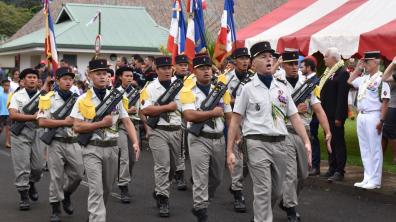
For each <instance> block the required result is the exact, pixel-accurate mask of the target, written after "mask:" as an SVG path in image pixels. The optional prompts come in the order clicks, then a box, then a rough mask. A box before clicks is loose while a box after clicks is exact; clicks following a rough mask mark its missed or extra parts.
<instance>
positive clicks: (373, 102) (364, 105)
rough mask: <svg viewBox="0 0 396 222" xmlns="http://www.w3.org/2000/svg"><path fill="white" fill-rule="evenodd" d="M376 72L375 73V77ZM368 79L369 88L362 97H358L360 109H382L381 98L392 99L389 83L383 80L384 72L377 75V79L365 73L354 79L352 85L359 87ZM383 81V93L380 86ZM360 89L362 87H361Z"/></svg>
mask: <svg viewBox="0 0 396 222" xmlns="http://www.w3.org/2000/svg"><path fill="white" fill-rule="evenodd" d="M374 76H375V74H374V75H373V77H374ZM367 81H368V83H369V84H368V85H367V89H366V92H365V94H364V97H363V98H362V99H358V101H357V107H358V110H359V111H365V112H367V111H376V110H377V111H380V110H381V101H380V98H379V96H380V95H381V99H390V87H389V85H388V83H386V82H382V73H380V74H379V75H377V77H376V78H375V79H373V78H371V76H370V75H363V76H361V77H358V78H356V79H355V80H353V82H352V85H353V87H354V88H356V89H359V87H361V86H362V85H363V84H364V83H365V82H367ZM381 82H382V90H381V94H379V92H378V90H379V86H380V85H381ZM359 90H360V89H359Z"/></svg>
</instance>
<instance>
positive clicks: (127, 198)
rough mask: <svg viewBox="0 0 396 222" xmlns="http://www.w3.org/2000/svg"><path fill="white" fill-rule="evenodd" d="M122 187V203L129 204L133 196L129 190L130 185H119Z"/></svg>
mask: <svg viewBox="0 0 396 222" xmlns="http://www.w3.org/2000/svg"><path fill="white" fill-rule="evenodd" d="M119 188H120V191H121V192H120V196H121V203H123V204H129V203H130V202H131V196H130V195H129V192H128V186H119Z"/></svg>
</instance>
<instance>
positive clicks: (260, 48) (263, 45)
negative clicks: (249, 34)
mask: <svg viewBox="0 0 396 222" xmlns="http://www.w3.org/2000/svg"><path fill="white" fill-rule="evenodd" d="M263 52H269V53H274V52H275V51H274V50H273V49H272V48H271V44H270V43H269V42H267V41H264V42H258V43H256V44H254V45H253V46H252V47H251V48H250V55H251V56H252V58H254V57H256V56H258V55H259V54H260V53H263Z"/></svg>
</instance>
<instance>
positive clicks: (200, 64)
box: [180, 56, 231, 222]
mask: <svg viewBox="0 0 396 222" xmlns="http://www.w3.org/2000/svg"><path fill="white" fill-rule="evenodd" d="M211 66H212V62H211V60H210V58H209V57H208V56H199V57H195V58H194V60H193V68H194V70H193V71H194V74H195V76H196V83H195V84H192V85H186V86H185V87H183V89H182V91H181V94H180V100H181V103H182V110H183V116H184V118H185V120H186V121H188V122H189V123H188V125H189V126H191V125H192V123H201V122H204V121H207V120H209V121H213V123H214V128H211V127H209V126H208V125H206V124H205V126H204V127H203V129H202V131H201V133H200V134H199V136H195V135H193V134H191V133H189V136H188V146H189V148H190V160H191V170H192V177H193V182H194V184H193V206H194V208H193V214H194V215H195V216H196V217H197V218H198V221H199V222H207V221H208V215H207V208H208V206H209V199H211V198H213V196H214V193H215V190H216V188H217V187H218V186H219V185H220V182H221V180H222V177H223V171H224V161H225V159H224V157H225V139H224V133H223V130H224V125H225V123H224V116H225V119H226V120H227V121H229V117H230V114H231V106H230V100H231V98H230V95H229V93H228V92H226V94H225V95H224V97H223V98H222V99H221V100H220V103H219V104H218V106H217V107H216V108H214V109H213V110H210V111H201V110H200V107H201V104H202V102H203V101H204V100H205V99H206V97H207V96H208V94H209V91H210V90H211V89H213V85H212V84H211V79H212V68H211Z"/></svg>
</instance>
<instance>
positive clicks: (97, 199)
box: [82, 145, 118, 222]
mask: <svg viewBox="0 0 396 222" xmlns="http://www.w3.org/2000/svg"><path fill="white" fill-rule="evenodd" d="M82 153H83V161H84V167H85V174H86V175H87V179H88V189H89V194H88V212H89V221H90V222H104V221H106V203H107V200H108V198H109V196H110V193H111V189H112V186H113V184H114V182H115V180H116V177H117V160H118V147H117V146H112V147H99V146H92V145H88V146H86V147H83V148H82Z"/></svg>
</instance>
